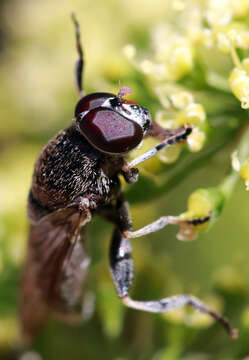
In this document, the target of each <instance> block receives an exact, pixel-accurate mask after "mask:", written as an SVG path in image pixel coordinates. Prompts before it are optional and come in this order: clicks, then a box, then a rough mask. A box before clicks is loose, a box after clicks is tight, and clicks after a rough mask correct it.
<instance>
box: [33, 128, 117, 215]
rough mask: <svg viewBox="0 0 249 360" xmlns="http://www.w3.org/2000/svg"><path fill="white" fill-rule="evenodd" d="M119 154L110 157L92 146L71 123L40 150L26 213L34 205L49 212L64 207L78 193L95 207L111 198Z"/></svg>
mask: <svg viewBox="0 0 249 360" xmlns="http://www.w3.org/2000/svg"><path fill="white" fill-rule="evenodd" d="M122 165H123V158H122V157H113V156H112V157H110V156H108V155H105V154H103V153H100V152H99V151H98V150H96V149H95V148H93V147H92V146H91V145H90V144H89V143H88V142H87V140H85V138H84V137H83V136H82V135H81V134H80V133H79V132H78V131H77V129H76V128H75V127H74V126H73V125H72V126H71V127H69V128H67V129H65V130H62V131H60V132H59V134H58V135H57V136H55V137H54V138H53V139H52V140H50V142H49V143H48V144H47V145H46V146H45V147H44V148H43V149H42V151H41V152H40V154H39V157H38V159H37V162H36V165H35V170H34V174H33V183H32V187H31V191H30V195H29V214H30V216H31V217H32V214H31V213H32V211H33V208H35V207H36V208H40V212H41V213H44V214H45V213H48V212H51V211H54V210H57V209H59V208H64V207H66V206H68V205H69V204H70V203H73V202H74V201H75V200H76V199H77V198H79V197H80V196H83V197H85V196H86V197H88V198H89V199H90V200H91V199H94V202H95V206H99V205H103V204H106V203H108V202H110V201H111V200H112V198H114V197H115V196H116V195H117V192H118V191H119V188H120V185H119V179H118V176H117V174H118V172H119V171H120V169H121V167H122Z"/></svg>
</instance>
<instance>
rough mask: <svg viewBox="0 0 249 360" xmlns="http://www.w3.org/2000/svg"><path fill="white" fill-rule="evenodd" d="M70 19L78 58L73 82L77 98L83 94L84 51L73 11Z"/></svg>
mask: <svg viewBox="0 0 249 360" xmlns="http://www.w3.org/2000/svg"><path fill="white" fill-rule="evenodd" d="M71 17H72V21H73V23H74V26H75V36H76V49H77V53H78V56H79V58H78V60H77V61H76V63H75V84H76V90H77V93H78V96H79V98H81V97H82V96H83V95H84V91H83V70H84V52H83V48H82V45H81V35H80V25H79V22H78V20H77V18H76V15H75V13H74V12H72V14H71Z"/></svg>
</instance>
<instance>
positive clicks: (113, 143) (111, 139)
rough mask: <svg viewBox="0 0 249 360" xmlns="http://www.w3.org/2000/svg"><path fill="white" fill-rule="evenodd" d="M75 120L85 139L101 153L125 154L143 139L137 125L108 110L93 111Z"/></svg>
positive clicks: (139, 127) (141, 131)
mask: <svg viewBox="0 0 249 360" xmlns="http://www.w3.org/2000/svg"><path fill="white" fill-rule="evenodd" d="M77 120H78V126H79V128H80V130H81V132H82V134H83V135H84V136H85V137H86V139H87V140H88V141H89V142H90V143H91V144H92V145H93V146H94V147H96V148H97V149H99V150H100V151H103V152H107V153H111V154H122V153H126V152H128V151H131V150H132V149H134V148H135V147H136V146H137V145H138V144H139V143H140V142H141V140H142V138H143V130H142V128H141V126H140V125H139V124H137V123H135V122H134V121H132V120H129V119H127V118H125V117H124V116H122V115H120V114H118V113H117V112H115V111H113V110H110V109H108V108H103V107H99V108H96V109H93V110H91V111H89V112H88V113H87V114H86V115H85V116H84V117H83V118H82V119H77Z"/></svg>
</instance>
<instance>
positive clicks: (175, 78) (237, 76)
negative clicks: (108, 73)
mask: <svg viewBox="0 0 249 360" xmlns="http://www.w3.org/2000/svg"><path fill="white" fill-rule="evenodd" d="M173 10H174V11H175V15H174V18H175V22H174V24H171V23H169V22H167V23H160V24H157V25H156V26H154V28H153V29H152V30H151V49H150V50H148V52H147V53H146V55H143V57H141V56H140V55H139V54H137V50H136V48H135V46H134V45H132V44H128V45H126V46H125V47H124V53H125V55H126V56H127V58H128V59H129V60H130V61H131V63H132V64H133V66H135V67H136V69H138V70H139V71H140V72H142V73H143V74H144V76H145V79H146V81H147V82H148V83H149V87H150V89H152V90H153V91H154V94H155V95H156V96H157V97H158V99H159V100H160V102H161V105H162V107H163V109H162V110H159V111H158V112H157V113H156V120H157V121H158V122H159V123H160V124H161V125H162V126H165V127H167V128H175V127H177V126H180V125H183V124H185V123H190V124H192V125H193V127H194V130H193V133H192V134H191V135H190V136H189V139H188V148H189V150H190V151H193V152H196V151H199V150H201V149H202V147H203V145H204V143H205V139H206V137H207V130H208V125H207V119H206V110H205V109H204V106H203V105H202V104H201V103H199V102H195V100H194V96H193V94H194V91H193V89H192V88H190V87H189V86H187V85H186V84H185V83H184V81H182V80H184V79H186V77H188V76H194V74H197V72H198V71H200V66H199V65H200V64H201V72H202V76H203V78H204V79H206V85H207V84H208V85H209V80H210V82H211V83H212V85H215V86H217V88H218V87H219V86H221V83H222V87H224V88H226V89H229V85H230V89H231V92H232V93H233V94H234V95H235V97H237V98H238V99H239V100H240V102H241V107H242V108H243V109H247V108H249V58H245V59H244V60H243V59H240V57H239V56H238V53H237V50H239V51H240V52H241V54H240V56H241V57H243V51H244V52H245V51H246V50H247V49H249V30H248V27H247V23H246V19H247V15H248V13H249V0H219V1H215V0H204V1H202V2H198V1H188V0H185V1H183V0H181V1H179V0H178V1H173ZM208 53H212V54H214V56H216V54H220V55H219V56H221V57H222V56H223V57H224V59H226V61H227V63H228V64H229V65H228V67H227V68H226V69H225V70H226V71H225V74H223V73H221V74H219V73H218V72H217V71H216V69H214V68H213V66H212V65H210V64H209V63H208V59H205V60H206V62H205V60H204V61H203V58H206V55H208ZM231 60H232V62H231ZM201 62H204V65H205V66H203V63H201ZM221 62H222V61H221ZM210 63H212V59H211V58H210ZM233 66H234V68H232V67H233ZM229 73H230V76H229ZM218 82H219V84H218ZM199 90H201V89H199ZM197 95H198V94H197ZM181 148H182V146H181V145H175V146H174V149H167V150H165V152H164V153H163V154H160V155H159V157H160V159H161V160H162V161H165V162H167V163H172V162H174V161H175V160H176V159H177V158H178V156H179V154H180V152H181Z"/></svg>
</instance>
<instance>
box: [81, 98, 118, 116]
mask: <svg viewBox="0 0 249 360" xmlns="http://www.w3.org/2000/svg"><path fill="white" fill-rule="evenodd" d="M113 97H115V95H113V94H110V93H93V94H89V95H86V96H84V97H83V98H82V99H80V100H79V101H78V103H77V104H76V107H75V111H74V116H75V117H77V116H78V115H79V114H80V113H82V112H84V111H88V110H92V109H95V108H97V107H100V106H101V105H102V104H103V103H104V102H105V101H106V100H107V99H108V98H113Z"/></svg>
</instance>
